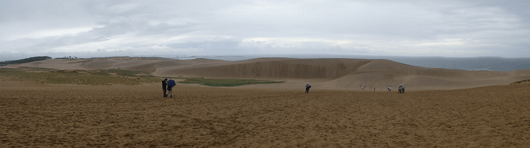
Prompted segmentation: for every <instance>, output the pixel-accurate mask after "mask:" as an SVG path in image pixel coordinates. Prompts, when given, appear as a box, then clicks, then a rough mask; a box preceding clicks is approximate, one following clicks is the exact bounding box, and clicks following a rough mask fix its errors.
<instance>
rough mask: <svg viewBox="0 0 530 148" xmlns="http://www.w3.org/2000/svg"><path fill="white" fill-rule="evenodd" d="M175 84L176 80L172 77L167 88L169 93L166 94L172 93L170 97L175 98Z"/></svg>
mask: <svg viewBox="0 0 530 148" xmlns="http://www.w3.org/2000/svg"><path fill="white" fill-rule="evenodd" d="M175 85H176V83H175V80H171V79H170V80H168V81H167V90H168V92H167V95H166V96H168V95H170V94H171V96H170V97H171V98H173V87H174V86H175Z"/></svg>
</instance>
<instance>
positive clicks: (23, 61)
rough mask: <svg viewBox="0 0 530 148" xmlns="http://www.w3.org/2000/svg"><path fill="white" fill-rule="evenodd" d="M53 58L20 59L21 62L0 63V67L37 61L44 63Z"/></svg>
mask: <svg viewBox="0 0 530 148" xmlns="http://www.w3.org/2000/svg"><path fill="white" fill-rule="evenodd" d="M51 58H52V57H49V56H37V57H30V58H25V59H20V60H11V61H4V62H0V66H4V65H7V64H22V63H29V62H35V61H42V60H47V59H51Z"/></svg>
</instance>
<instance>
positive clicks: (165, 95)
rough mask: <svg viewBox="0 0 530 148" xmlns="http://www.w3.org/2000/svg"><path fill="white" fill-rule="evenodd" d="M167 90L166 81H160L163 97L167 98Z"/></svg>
mask: <svg viewBox="0 0 530 148" xmlns="http://www.w3.org/2000/svg"><path fill="white" fill-rule="evenodd" d="M166 88H167V79H164V80H163V81H162V89H163V90H164V97H167V94H166V90H167V89H166Z"/></svg>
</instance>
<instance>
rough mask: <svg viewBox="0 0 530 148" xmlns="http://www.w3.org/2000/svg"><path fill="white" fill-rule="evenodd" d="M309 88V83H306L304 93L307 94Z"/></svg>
mask: <svg viewBox="0 0 530 148" xmlns="http://www.w3.org/2000/svg"><path fill="white" fill-rule="evenodd" d="M309 88H311V85H309V83H307V84H306V85H305V93H309Z"/></svg>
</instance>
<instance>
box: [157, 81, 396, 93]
mask: <svg viewBox="0 0 530 148" xmlns="http://www.w3.org/2000/svg"><path fill="white" fill-rule="evenodd" d="M174 86H175V81H174V80H167V79H164V80H163V81H162V90H163V91H164V97H167V96H170V97H173V87H174ZM310 88H311V85H309V82H308V83H307V84H306V85H305V93H309V89H310ZM361 89H362V90H364V85H362V84H361ZM387 90H388V91H389V92H390V91H392V86H388V88H387ZM374 92H375V87H374ZM398 93H405V83H403V84H400V85H399V87H398Z"/></svg>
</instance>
